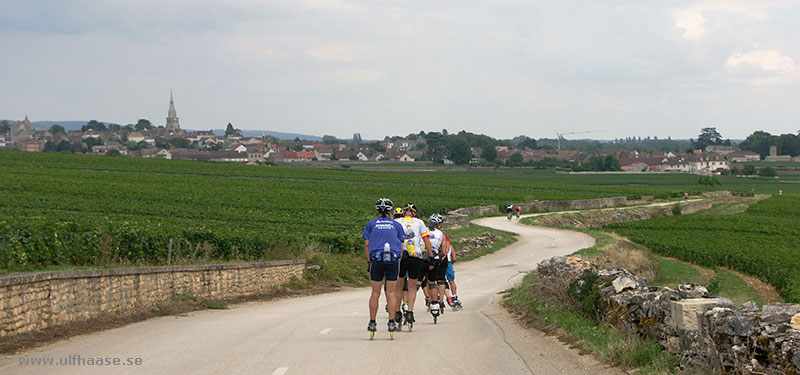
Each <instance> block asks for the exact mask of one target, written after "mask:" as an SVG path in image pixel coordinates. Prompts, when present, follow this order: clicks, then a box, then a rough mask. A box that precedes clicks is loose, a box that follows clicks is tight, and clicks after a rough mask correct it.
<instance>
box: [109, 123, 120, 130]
mask: <svg viewBox="0 0 800 375" xmlns="http://www.w3.org/2000/svg"><path fill="white" fill-rule="evenodd" d="M120 129H122V126H120V125H119V124H110V125H108V130H113V131H115V132H118V131H120Z"/></svg>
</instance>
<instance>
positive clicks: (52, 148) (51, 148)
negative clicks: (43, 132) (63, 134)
mask: <svg viewBox="0 0 800 375" xmlns="http://www.w3.org/2000/svg"><path fill="white" fill-rule="evenodd" d="M56 151H57V150H56V144H55V143H53V141H47V142H45V143H44V152H56Z"/></svg>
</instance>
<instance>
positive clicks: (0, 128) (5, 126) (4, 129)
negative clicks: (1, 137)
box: [0, 120, 11, 134]
mask: <svg viewBox="0 0 800 375" xmlns="http://www.w3.org/2000/svg"><path fill="white" fill-rule="evenodd" d="M9 130H11V124H9V123H8V120H3V121H0V134H2V133H8V131H9Z"/></svg>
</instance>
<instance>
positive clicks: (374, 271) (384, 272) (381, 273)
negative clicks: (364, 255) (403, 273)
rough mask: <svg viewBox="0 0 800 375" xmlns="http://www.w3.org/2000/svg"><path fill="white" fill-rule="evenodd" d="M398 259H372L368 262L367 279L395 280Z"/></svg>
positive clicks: (398, 266) (398, 267)
mask: <svg viewBox="0 0 800 375" xmlns="http://www.w3.org/2000/svg"><path fill="white" fill-rule="evenodd" d="M398 263H399V261H394V262H380V261H377V260H373V261H372V262H370V263H369V279H370V280H372V281H383V278H384V277H385V278H386V280H387V281H397V273H398V271H399V269H400V265H399V264H398Z"/></svg>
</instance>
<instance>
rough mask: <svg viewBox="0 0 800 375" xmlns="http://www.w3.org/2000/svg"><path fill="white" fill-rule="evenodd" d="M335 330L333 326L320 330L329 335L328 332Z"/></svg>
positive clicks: (321, 332)
mask: <svg viewBox="0 0 800 375" xmlns="http://www.w3.org/2000/svg"><path fill="white" fill-rule="evenodd" d="M330 331H333V328H325V329H323V330H322V331H319V334H320V335H327V334H328V332H330Z"/></svg>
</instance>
